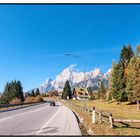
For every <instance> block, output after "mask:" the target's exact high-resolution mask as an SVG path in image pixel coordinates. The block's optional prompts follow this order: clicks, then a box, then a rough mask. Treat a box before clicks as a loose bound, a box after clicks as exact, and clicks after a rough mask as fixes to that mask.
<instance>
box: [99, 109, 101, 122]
mask: <svg viewBox="0 0 140 140" xmlns="http://www.w3.org/2000/svg"><path fill="white" fill-rule="evenodd" d="M99 123H102V111H100V112H99Z"/></svg>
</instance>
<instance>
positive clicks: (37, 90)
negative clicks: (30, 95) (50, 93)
mask: <svg viewBox="0 0 140 140" xmlns="http://www.w3.org/2000/svg"><path fill="white" fill-rule="evenodd" d="M35 95H36V96H38V95H40V91H39V89H38V88H37V89H36V93H35Z"/></svg>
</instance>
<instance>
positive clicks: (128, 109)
mask: <svg viewBox="0 0 140 140" xmlns="http://www.w3.org/2000/svg"><path fill="white" fill-rule="evenodd" d="M69 102H71V103H74V104H77V105H80V106H82V107H83V106H84V101H80V100H69ZM93 106H95V107H96V109H97V110H101V111H104V112H108V113H112V114H113V117H114V118H123V119H140V111H138V110H137V109H136V105H135V104H134V105H128V102H123V103H121V104H120V105H119V104H117V103H116V102H108V101H100V100H89V101H86V107H88V108H91V109H92V108H93Z"/></svg>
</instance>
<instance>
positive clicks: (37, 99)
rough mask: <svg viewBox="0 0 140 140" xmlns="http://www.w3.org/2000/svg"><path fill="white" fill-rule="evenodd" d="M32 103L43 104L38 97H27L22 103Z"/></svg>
mask: <svg viewBox="0 0 140 140" xmlns="http://www.w3.org/2000/svg"><path fill="white" fill-rule="evenodd" d="M33 102H37V103H38V102H43V98H42V97H41V96H40V95H39V96H36V97H32V96H28V97H26V99H25V101H24V103H33Z"/></svg>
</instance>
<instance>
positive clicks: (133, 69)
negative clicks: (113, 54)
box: [126, 56, 140, 109]
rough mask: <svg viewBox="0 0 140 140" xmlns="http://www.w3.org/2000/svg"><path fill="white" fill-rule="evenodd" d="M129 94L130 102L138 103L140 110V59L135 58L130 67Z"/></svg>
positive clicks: (128, 75) (128, 74)
mask: <svg viewBox="0 0 140 140" xmlns="http://www.w3.org/2000/svg"><path fill="white" fill-rule="evenodd" d="M127 77H128V78H127V86H126V89H127V94H128V99H129V101H130V102H135V101H136V102H137V108H138V109H140V105H139V101H140V57H137V56H136V57H133V58H132V59H131V61H130V63H129V65H128V73H127Z"/></svg>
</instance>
